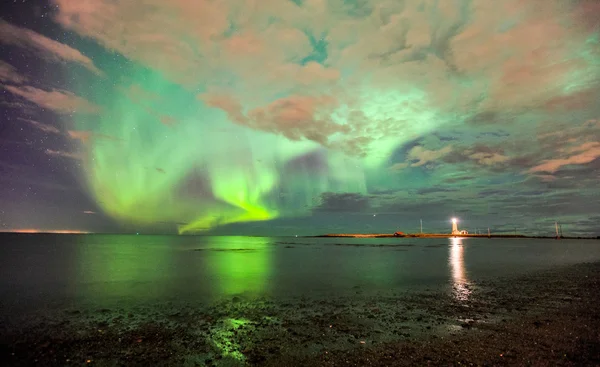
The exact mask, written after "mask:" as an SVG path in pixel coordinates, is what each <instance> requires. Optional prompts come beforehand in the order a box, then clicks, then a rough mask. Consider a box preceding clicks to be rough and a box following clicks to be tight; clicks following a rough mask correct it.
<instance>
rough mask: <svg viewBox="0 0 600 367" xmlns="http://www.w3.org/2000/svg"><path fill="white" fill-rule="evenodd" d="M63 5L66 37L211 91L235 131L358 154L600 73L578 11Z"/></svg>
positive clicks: (549, 94)
mask: <svg viewBox="0 0 600 367" xmlns="http://www.w3.org/2000/svg"><path fill="white" fill-rule="evenodd" d="M53 3H54V4H55V5H57V12H56V14H55V20H56V21H57V22H58V23H59V24H61V25H62V26H63V27H65V28H66V29H69V30H72V31H75V32H77V33H78V34H80V35H82V36H84V37H89V38H91V39H93V40H95V41H96V42H98V43H99V44H100V45H102V46H104V47H105V48H107V49H108V50H110V51H113V52H118V53H120V54H122V55H124V56H125V57H126V58H128V59H130V60H132V61H134V62H137V63H139V64H141V65H144V66H146V67H148V68H150V69H154V70H157V71H159V72H161V73H162V74H163V75H165V76H166V77H167V78H168V79H169V80H171V81H173V82H175V83H178V84H181V85H183V86H185V87H186V88H188V89H189V90H197V89H198V88H200V89H202V90H205V91H206V92H203V93H202V94H201V96H200V98H201V100H203V101H204V102H205V103H207V104H208V105H210V106H212V107H215V108H220V109H222V110H223V111H225V112H226V114H227V117H228V119H229V120H231V121H232V122H234V123H236V124H240V125H244V126H247V127H249V128H253V129H257V130H261V131H266V132H271V133H274V134H280V135H283V136H285V137H288V138H289V139H292V140H301V139H307V140H311V141H314V142H317V143H319V144H322V145H324V146H326V147H328V148H331V149H341V150H345V151H346V152H347V153H353V154H358V155H366V154H369V153H370V152H374V153H376V154H380V153H381V154H386V153H389V151H390V149H391V148H390V145H391V144H390V143H387V142H385V141H386V139H391V137H395V140H396V141H398V140H407V139H410V136H412V135H415V134H416V135H418V134H422V133H429V132H431V131H432V130H435V129H436V128H438V127H439V126H442V125H444V124H447V123H449V121H462V120H469V119H471V121H473V119H474V118H475V117H477V116H479V117H482V116H485V114H491V113H498V114H499V116H498V117H497V118H496V120H498V121H501V120H506V119H507V117H506V116H505V114H507V113H509V112H510V113H512V114H514V113H516V111H518V110H520V109H525V108H538V107H539V108H543V106H546V105H547V104H548V103H550V104H552V103H553V102H552V100H553V99H556V98H563V97H566V96H567V95H569V94H572V93H576V92H578V91H583V90H587V89H589V88H590V86H591V85H593V83H595V82H596V81H597V80H598V78H597V77H596V75H600V65H598V64H597V63H596V62H595V61H594V60H596V58H595V57H594V55H595V54H594V51H593V50H594V47H595V46H594V42H593V40H592V41H590V38H589V36H590V32H591V30H590V29H589V28H586V27H584V26H583V25H582V22H581V20H582V16H583V15H582V13H581V9H583V8H584V7H585V5H584V4H583V3H581V4H580V3H578V2H574V3H569V4H568V5H564V4H563V3H560V4H559V3H558V2H551V3H548V2H544V1H541V0H533V1H529V2H523V1H520V0H506V1H502V2H498V1H494V0H481V1H472V2H471V1H466V0H465V1H453V2H447V1H443V2H442V1H425V2H424V3H423V4H421V3H420V2H396V1H382V2H378V3H377V4H375V3H372V2H361V4H362V5H352V6H350V5H348V3H347V2H343V1H327V2H317V1H306V2H302V4H301V5H297V4H295V3H294V2H290V1H281V2H272V1H267V2H243V1H225V0H223V1H208V0H200V1H194V2H190V1H185V0H173V1H167V2H165V1H160V0H149V1H144V2H142V3H127V2H114V1H109V0H97V1H71V0H53ZM588 11H589V10H588ZM592 11H596V10H595V8H594V9H592ZM586 19H589V18H586ZM532 43H535V44H536V47H535V48H533V49H532V47H531V44H532ZM317 44H319V45H320V46H319V45H317ZM157 54H158V55H161V56H160V57H157V56H156V55H157ZM315 60H319V62H316V61H315ZM567 84H568V85H569V91H568V92H567V90H566V89H565V86H566V85H567ZM324 99H329V100H331V101H335V103H330V102H324ZM507 111H508V112H507ZM444 113H451V114H454V116H453V117H452V118H451V119H448V118H441V115H443V114H444ZM161 121H163V123H167V124H169V125H170V124H171V122H172V120H171V119H169V118H161ZM317 126H318V127H317ZM382 147H384V148H382ZM474 159H477V160H479V161H481V162H484V163H483V164H488V163H489V162H497V161H499V160H500V159H501V157H479V158H477V157H475V158H474Z"/></svg>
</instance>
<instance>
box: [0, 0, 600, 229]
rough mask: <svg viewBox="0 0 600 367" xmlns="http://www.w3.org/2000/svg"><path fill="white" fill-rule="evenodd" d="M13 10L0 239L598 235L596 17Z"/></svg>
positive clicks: (492, 6) (588, 7)
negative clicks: (478, 231)
mask: <svg viewBox="0 0 600 367" xmlns="http://www.w3.org/2000/svg"><path fill="white" fill-rule="evenodd" d="M8 7H9V8H10V11H9V12H7V13H6V14H3V15H2V17H3V18H2V19H1V20H0V51H1V52H0V55H1V56H0V83H1V85H2V86H1V88H2V99H1V105H0V111H1V116H2V121H1V124H2V125H1V127H0V147H2V151H1V153H0V154H1V156H0V181H2V184H1V187H0V200H1V202H0V203H1V204H2V205H0V206H1V208H0V225H1V226H2V228H4V229H14V228H46V229H75V230H86V231H154V232H171V233H198V232H202V233H205V231H207V230H209V231H210V232H209V233H231V232H235V233H253V234H257V233H259V234H297V233H304V234H307V233H320V232H340V231H352V232H358V231H371V232H372V231H384V232H390V231H394V230H404V231H408V232H410V231H416V230H417V229H418V226H419V219H420V218H423V219H424V222H425V223H426V229H429V230H432V231H433V230H438V229H446V228H447V227H448V226H449V224H448V218H450V217H452V216H454V215H456V216H458V217H460V218H461V224H463V225H464V226H466V227H468V228H469V229H471V230H475V228H477V227H479V228H483V227H485V228H487V227H488V226H489V227H492V228H494V229H495V230H497V231H513V230H514V228H515V227H519V230H521V231H527V232H529V233H542V234H543V233H547V232H551V231H552V230H553V223H554V221H560V222H561V223H563V226H564V228H563V230H564V231H565V232H566V233H567V232H568V231H570V233H571V234H586V235H590V234H595V235H597V234H600V233H599V232H600V226H599V225H598V222H599V220H600V212H599V211H598V210H597V207H600V205H599V204H600V192H599V190H598V187H597V186H598V182H600V181H599V178H600V173H599V172H600V159H599V158H600V107H599V104H598V100H599V97H600V88H599V87H600V28H599V21H598V19H600V3H598V2H597V1H594V0H589V1H587V0H572V1H568V0H528V1H523V0H503V1H496V0H477V1H469V0H448V1H440V0H404V1H399V0H390V1H378V0H295V1H292V0H244V1H240V0H195V1H189V0H170V1H163V0H144V1H135V0H127V1H126V0H50V1H43V2H35V5H34V4H30V3H25V4H11V5H9V6H8ZM427 226H429V227H428V228H427ZM566 233H565V234H566Z"/></svg>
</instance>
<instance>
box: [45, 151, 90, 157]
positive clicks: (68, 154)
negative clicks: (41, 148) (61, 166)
mask: <svg viewBox="0 0 600 367" xmlns="http://www.w3.org/2000/svg"><path fill="white" fill-rule="evenodd" d="M45 153H46V154H48V155H50V156H54V157H65V158H71V159H83V156H82V155H81V154H79V153H71V152H64V151H61V150H53V149H46V151H45Z"/></svg>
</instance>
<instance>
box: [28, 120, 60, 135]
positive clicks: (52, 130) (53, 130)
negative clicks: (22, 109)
mask: <svg viewBox="0 0 600 367" xmlns="http://www.w3.org/2000/svg"><path fill="white" fill-rule="evenodd" d="M19 120H21V121H25V122H27V123H28V124H31V125H33V126H35V127H36V128H38V129H40V130H42V131H43V132H46V133H53V134H60V133H61V132H60V130H59V129H58V128H56V127H54V126H52V125H48V124H44V123H42V122H39V121H35V120H31V119H26V118H22V117H19Z"/></svg>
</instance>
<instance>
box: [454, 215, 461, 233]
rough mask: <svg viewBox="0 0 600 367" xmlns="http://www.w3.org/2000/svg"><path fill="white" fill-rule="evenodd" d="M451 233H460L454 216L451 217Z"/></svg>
mask: <svg viewBox="0 0 600 367" xmlns="http://www.w3.org/2000/svg"><path fill="white" fill-rule="evenodd" d="M452 234H454V235H456V234H460V231H459V230H458V220H457V219H456V218H452Z"/></svg>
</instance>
